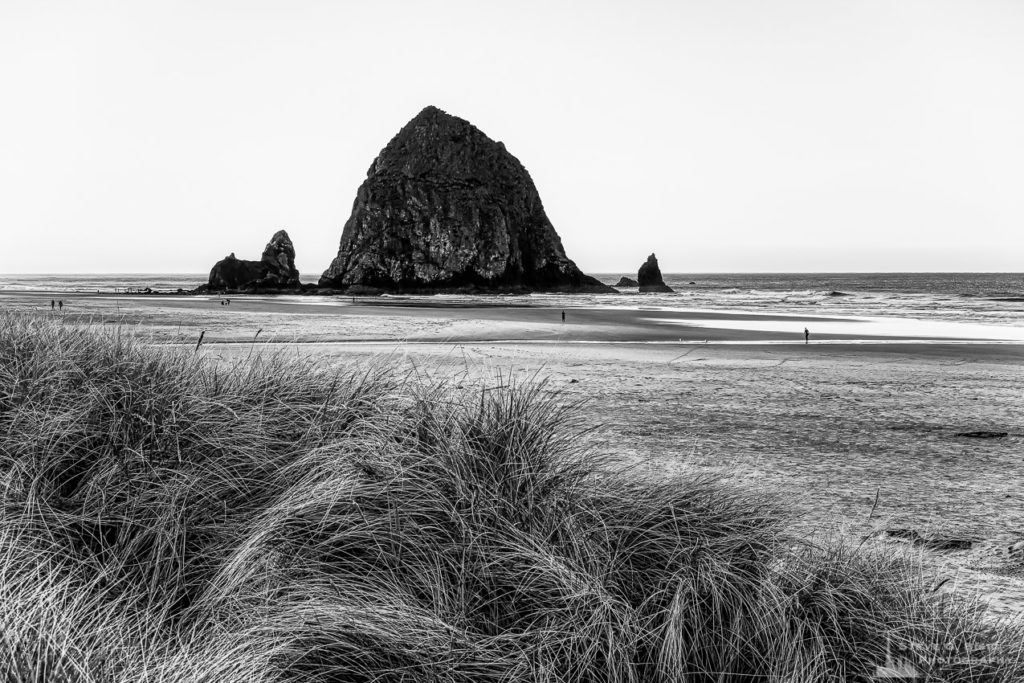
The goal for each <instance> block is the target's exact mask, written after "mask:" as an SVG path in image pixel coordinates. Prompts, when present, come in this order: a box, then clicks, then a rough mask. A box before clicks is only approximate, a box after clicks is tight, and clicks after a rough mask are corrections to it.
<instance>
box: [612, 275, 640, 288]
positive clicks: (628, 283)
mask: <svg viewBox="0 0 1024 683" xmlns="http://www.w3.org/2000/svg"><path fill="white" fill-rule="evenodd" d="M615 286H616V287H639V286H640V283H639V282H637V281H636V280H634V279H633V278H631V277H620V278H619V281H618V282H616V283H615Z"/></svg>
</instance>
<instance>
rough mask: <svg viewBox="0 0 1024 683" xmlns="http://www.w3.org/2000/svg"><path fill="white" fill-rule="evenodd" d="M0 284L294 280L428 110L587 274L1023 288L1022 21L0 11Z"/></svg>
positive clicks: (420, 9) (617, 8)
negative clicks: (271, 254)
mask: <svg viewBox="0 0 1024 683" xmlns="http://www.w3.org/2000/svg"><path fill="white" fill-rule="evenodd" d="M0 92H2V98H0V230H2V234H3V238H4V239H3V247H2V248H0V273H28V272H206V271H208V270H209V268H210V267H211V266H212V265H213V263H214V262H215V261H217V260H218V259H220V258H222V257H224V256H225V255H226V254H227V253H229V252H232V251H233V252H235V253H236V254H237V255H238V256H239V257H240V258H252V259H256V258H259V255H260V253H261V252H262V249H263V246H264V245H265V244H266V242H267V240H269V239H270V237H271V235H272V234H273V233H274V232H275V231H276V230H278V229H281V228H284V229H287V230H288V232H289V234H290V235H291V237H292V239H293V241H294V242H295V246H296V251H297V258H296V262H297V265H298V268H299V270H300V272H301V273H302V279H303V280H304V281H314V282H315V281H316V279H317V278H318V277H319V275H320V273H321V272H322V271H323V270H324V268H326V267H327V265H328V264H329V262H330V261H331V259H332V258H333V257H334V255H335V253H336V251H337V247H338V241H339V239H340V237H341V230H342V226H343V225H344V223H345V220H346V219H347V218H348V214H349V212H350V210H351V206H352V201H353V199H354V198H355V193H356V188H357V187H358V186H359V184H360V183H361V182H362V181H363V179H364V178H365V175H366V169H367V168H368V167H369V166H370V163H371V162H372V160H373V159H374V157H375V156H376V155H377V153H378V152H379V151H380V149H381V148H382V147H383V146H384V145H385V144H386V143H387V142H388V140H390V139H391V137H392V136H393V135H394V134H395V133H396V132H397V131H398V129H399V128H400V127H401V126H402V125H403V124H404V123H405V122H406V121H408V120H409V119H410V118H412V117H413V116H414V115H415V114H416V113H417V112H419V110H420V109H422V108H423V107H424V106H426V105H428V104H433V105H435V106H438V107H440V108H441V109H444V110H445V111H447V112H449V113H451V114H454V115H456V116H460V117H462V118H465V119H467V120H469V121H470V122H472V123H474V124H475V125H476V126H478V127H479V128H480V129H481V130H483V131H484V132H485V133H486V134H488V135H489V136H490V137H492V138H494V139H495V140H502V141H504V143H505V145H506V147H507V148H508V150H509V151H510V152H512V154H514V155H515V156H516V157H518V158H519V160H520V161H521V162H522V163H523V164H524V165H525V166H526V168H527V169H528V170H529V171H530V174H531V175H532V177H533V179H534V182H535V183H536V184H537V187H538V189H539V191H540V195H541V198H542V200H543V201H544V205H545V208H546V209H547V212H548V216H549V217H550V218H551V220H552V222H553V223H554V225H555V228H556V229H557V230H558V232H559V234H560V235H561V237H562V242H563V244H564V245H565V247H566V251H567V253H568V254H569V256H570V257H571V258H573V259H574V260H575V261H576V263H577V264H578V265H579V266H580V267H581V268H582V269H583V270H584V271H586V272H591V273H593V272H610V271H632V270H635V269H636V268H637V267H638V266H639V265H640V263H642V262H643V260H644V258H646V256H647V254H649V253H650V252H652V251H653V252H656V253H657V254H658V258H659V261H660V262H661V267H662V270H663V271H666V272H712V271H805V272H806V271H904V270H905V271H928V270H934V271H947V270H949V271H975V270H989V271H1000V270H1004V271H1022V270H1024V2H1020V1H1017V0H1009V1H1006V2H997V1H995V0H992V1H987V0H964V1H962V2H945V1H943V0H920V1H901V0H892V1H887V2H881V1H872V0H854V1H850V2H837V1H829V0H808V1H806V2H797V1H792V0H786V1H778V2H773V1H770V0H747V1H740V0H706V1H702V2H696V1H686V0H676V1H670V0H662V1H655V0H646V1H645V0H630V1H628V2H626V1H624V0H622V1H619V2H604V1H600V0H590V1H587V2H553V1H543V0H541V1H538V2H534V1H532V0H517V1H515V2H481V1H479V0H477V1H470V0H467V1H465V2H448V1H441V0H439V1H435V2H399V1H390V2H381V1H376V0H374V1H370V0H359V1H356V2H343V1H340V0H336V1H333V2H326V1H324V2H316V1H312V0H309V1H303V0H282V1H280V2H269V1H262V0H238V1H234V2H231V1H225V0H197V1H195V2H145V1H139V0H135V1H129V0H125V1H122V2H103V1H94V2H74V1H70V0H69V1H66V2H59V1H53V0H24V1H22V0H0Z"/></svg>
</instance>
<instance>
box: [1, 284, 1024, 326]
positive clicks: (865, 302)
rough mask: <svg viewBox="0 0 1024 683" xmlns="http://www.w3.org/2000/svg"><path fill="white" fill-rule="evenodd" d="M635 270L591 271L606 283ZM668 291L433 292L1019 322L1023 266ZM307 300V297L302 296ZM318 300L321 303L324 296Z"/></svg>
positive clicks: (72, 288) (518, 300) (7, 288)
mask: <svg viewBox="0 0 1024 683" xmlns="http://www.w3.org/2000/svg"><path fill="white" fill-rule="evenodd" d="M624 275H625V276H628V277H636V273H597V274H595V277H597V278H598V279H599V280H601V281H602V282H606V283H609V284H613V283H615V282H617V281H618V280H619V278H620V277H622V276H624ZM664 277H665V282H666V284H668V285H669V286H670V287H672V288H673V289H675V290H676V291H675V293H673V294H643V295H640V294H638V293H637V292H636V290H635V289H633V290H630V289H623V290H622V294H620V295H605V294H573V295H566V294H533V295H519V296H511V295H509V296H505V295H501V296H498V297H493V296H492V297H482V296H467V295H437V296H435V297H404V296H396V297H390V298H409V299H420V298H430V299H435V300H437V299H440V300H450V301H452V302H453V303H455V302H457V303H460V304H463V305H465V304H467V303H468V304H471V303H473V302H474V301H479V302H481V303H484V302H487V303H494V301H495V300H496V299H497V300H498V301H502V302H507V303H509V304H512V305H552V306H595V307H615V308H620V307H625V308H641V309H643V308H649V309H659V310H680V311H694V310H701V311H728V312H750V313H762V314H763V313H786V314H794V315H803V316H806V315H836V316H843V317H894V318H910V319H917V320H925V321H927V320H935V321H950V322H963V323H972V324H974V323H977V324H989V325H993V324H994V325H1000V326H1011V327H1024V273H686V274H682V273H668V274H665V276H664ZM206 278H207V276H206V274H203V273H110V274H102V275H100V274H48V275H39V274H35V275H0V293H4V292H7V293H12V292H19V291H20V292H27V291H54V292H66V293H69V294H71V293H76V292H78V293H97V292H98V293H101V294H115V293H123V292H126V291H127V290H142V289H145V288H147V287H149V288H152V289H153V290H156V291H160V292H176V291H177V290H178V289H179V288H180V289H182V290H185V291H188V290H192V289H194V288H195V287H196V286H198V285H199V284H201V283H203V282H205V281H206ZM303 298H304V299H305V300H306V301H309V299H308V298H306V297H303ZM324 303H327V302H326V301H325V302H324Z"/></svg>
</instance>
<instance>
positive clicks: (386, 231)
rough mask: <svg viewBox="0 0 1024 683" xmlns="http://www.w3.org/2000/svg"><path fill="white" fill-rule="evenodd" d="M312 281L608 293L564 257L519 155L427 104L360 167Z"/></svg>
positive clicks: (352, 286) (416, 288) (360, 287)
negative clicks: (331, 247)
mask: <svg viewBox="0 0 1024 683" xmlns="http://www.w3.org/2000/svg"><path fill="white" fill-rule="evenodd" d="M320 286H321V287H325V288H331V289H347V290H349V291H372V290H384V291H401V292H437V291H446V290H448V291H451V290H483V291H531V290H532V291H590V292H614V291H615V290H613V289H612V288H611V287H609V286H607V285H605V284H602V283H601V282H598V281H597V280H596V279H594V278H592V277H590V276H588V275H584V274H583V273H582V272H581V271H580V269H579V268H577V267H576V264H575V263H573V262H572V260H570V259H569V257H567V256H566V254H565V249H563V248H562V241H561V240H560V239H559V237H558V234H557V233H556V232H555V229H554V227H553V226H552V225H551V221H549V220H548V217H547V216H546V215H545V213H544V206H543V205H542V204H541V201H540V196H539V195H538V194H537V188H536V187H534V184H533V180H531V179H530V174H529V173H527V171H526V169H525V168H523V165H522V164H520V163H519V160H518V159H516V158H515V157H514V156H512V155H511V154H509V153H508V151H506V150H505V146H504V145H503V144H502V143H500V142H495V141H494V140H491V139H490V138H488V137H487V136H486V135H484V134H483V133H482V132H481V131H480V130H478V129H477V128H476V127H475V126H473V125H472V124H470V123H469V122H468V121H464V120H462V119H460V118H457V117H455V116H451V115H450V114H446V113H445V112H443V111H441V110H440V109H437V108H436V107H427V108H426V109H424V110H423V111H421V112H420V113H419V114H417V115H416V117H415V118H414V119H413V120H412V121H410V122H409V123H407V124H406V125H405V127H403V128H402V129H401V130H400V131H399V132H398V135H396V136H395V137H394V138H393V139H392V140H391V142H389V143H388V145H387V146H386V147H385V148H384V149H383V150H382V151H381V153H380V155H379V156H378V157H377V158H376V160H374V162H373V165H371V166H370V170H369V171H368V172H367V176H366V180H365V181H364V182H363V184H362V185H361V186H360V187H359V191H358V193H357V194H356V200H355V203H354V204H353V206H352V215H351V216H350V217H349V219H348V222H346V223H345V228H344V230H343V231H342V234H341V245H340V247H339V249H338V255H337V257H336V258H335V259H334V261H333V262H332V263H331V265H330V267H329V268H328V269H327V270H326V271H325V272H324V274H323V276H322V277H321V278H320Z"/></svg>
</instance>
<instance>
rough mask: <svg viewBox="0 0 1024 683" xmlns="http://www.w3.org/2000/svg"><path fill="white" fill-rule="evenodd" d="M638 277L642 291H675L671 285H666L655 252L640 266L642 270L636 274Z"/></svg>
mask: <svg viewBox="0 0 1024 683" xmlns="http://www.w3.org/2000/svg"><path fill="white" fill-rule="evenodd" d="M636 279H637V283H638V284H639V286H640V291H641V292H642V293H646V292H664V293H671V292H672V291H674V290H673V289H672V288H671V287H669V286H668V285H666V284H665V280H663V279H662V277H661V268H659V267H658V258H657V257H656V256H655V255H654V254H651V255H650V256H648V257H647V260H646V261H644V263H643V265H641V266H640V270H639V271H637V274H636Z"/></svg>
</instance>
